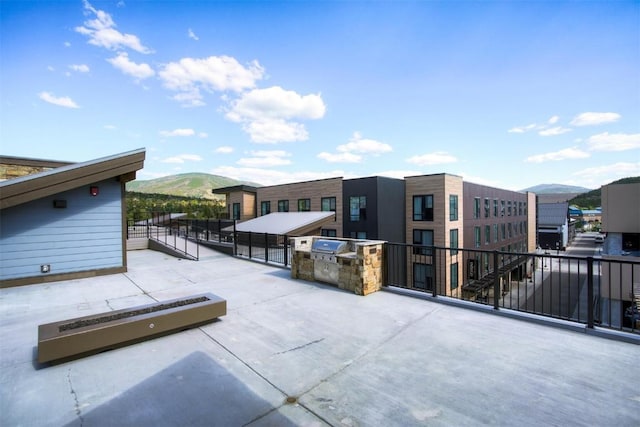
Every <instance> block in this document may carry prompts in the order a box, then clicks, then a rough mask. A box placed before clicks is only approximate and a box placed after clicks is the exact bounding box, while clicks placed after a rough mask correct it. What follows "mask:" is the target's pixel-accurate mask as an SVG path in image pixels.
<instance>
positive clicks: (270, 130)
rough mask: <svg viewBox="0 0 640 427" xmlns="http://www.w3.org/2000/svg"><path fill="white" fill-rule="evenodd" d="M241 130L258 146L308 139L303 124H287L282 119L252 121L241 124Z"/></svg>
mask: <svg viewBox="0 0 640 427" xmlns="http://www.w3.org/2000/svg"><path fill="white" fill-rule="evenodd" d="M242 129H243V130H244V131H245V132H246V133H248V134H249V135H250V136H251V141H253V142H257V143H260V144H277V143H278V142H295V141H306V140H307V139H309V133H308V132H307V129H306V128H305V127H304V125H303V124H301V123H296V122H287V121H285V120H283V119H264V120H254V121H250V122H248V123H245V124H243V125H242Z"/></svg>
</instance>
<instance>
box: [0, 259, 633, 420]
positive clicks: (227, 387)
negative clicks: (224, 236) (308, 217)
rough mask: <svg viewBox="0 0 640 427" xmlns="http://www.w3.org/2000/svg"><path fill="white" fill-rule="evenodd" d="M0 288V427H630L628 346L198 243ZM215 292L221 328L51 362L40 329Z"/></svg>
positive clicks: (216, 324)
mask: <svg viewBox="0 0 640 427" xmlns="http://www.w3.org/2000/svg"><path fill="white" fill-rule="evenodd" d="M200 251H201V253H200V261H197V262H196V261H189V260H179V259H176V258H173V257H171V256H168V255H165V254H163V253H160V252H154V251H149V250H140V251H133V252H129V253H128V254H127V256H128V264H129V271H128V272H127V273H125V274H117V275H112V276H101V277H95V278H89V279H81V280H70V281H64V282H58V283H53V284H43V285H32V286H24V287H16V288H7V289H0V301H2V303H1V304H0V316H1V319H2V322H1V323H0V342H2V347H1V348H2V351H1V352H0V367H1V372H2V374H1V376H0V378H1V379H0V382H1V384H2V386H1V387H0V425H38V426H80V425H85V426H86V425H137V426H140V425H154V426H175V425H192V426H197V425H207V426H208V425H225V426H239V425H249V426H264V425H278V426H287V425H336V426H339V425H385V426H394V425H397V426H407V425H425V424H427V425H479V424H494V425H513V424H517V425H531V426H533V425H621V426H622V425H639V424H640V392H639V391H638V388H637V385H638V384H639V383H640V367H639V366H638V363H639V361H638V351H639V349H640V347H638V345H635V344H630V343H625V342H620V341H616V340H609V339H603V338H600V337H596V336H592V335H587V334H584V333H577V332H574V331H570V330H566V329H561V328H554V327H549V326H544V325H540V324H537V323H532V322H525V321H521V320H517V319H513V318H508V317H503V316H492V315H488V314H486V313H483V312H479V311H476V310H468V309H465V308H461V307H457V306H452V305H447V304H439V303H436V302H433V301H425V300H423V299H420V298H414V297H410V296H405V295H399V294H397V293H394V292H388V291H381V292H376V293H373V294H371V295H368V296H366V297H362V296H357V295H354V294H353V293H350V292H345V291H342V290H340V289H338V288H336V287H333V286H330V285H323V284H319V283H312V282H306V281H301V280H292V279H291V278H290V271H289V270H287V269H283V268H279V267H276V266H273V265H270V264H259V263H252V262H247V261H245V260H242V259H238V258H233V257H229V256H227V255H223V254H220V253H217V252H213V251H209V250H208V249H206V248H200ZM204 292H212V293H214V294H216V295H219V296H221V297H222V298H225V299H226V300H227V315H226V316H224V317H222V318H221V319H220V320H219V321H216V322H214V323H211V324H207V325H204V326H201V327H199V328H196V329H191V330H187V331H183V332H178V333H175V334H172V335H167V336H164V337H161V338H157V339H153V340H150V341H145V342H142V343H138V344H135V345H131V346H128V347H123V348H119V349H116V350H111V351H108V352H104V353H100V354H96V355H93V356H89V357H86V358H82V359H77V360H74V361H70V362H66V363H63V364H57V365H50V366H46V365H38V363H37V361H36V352H35V347H36V345H37V331H38V325H39V324H43V323H50V322H54V321H57V320H63V319H69V318H75V317H80V316H86V315H90V314H95V313H102V312H105V311H109V310H120V309H124V308H128V307H133V306H139V305H144V304H149V303H153V302H156V301H165V300H171V299H174V298H181V297H185V296H189V295H195V294H200V293H204Z"/></svg>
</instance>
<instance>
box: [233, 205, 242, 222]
mask: <svg viewBox="0 0 640 427" xmlns="http://www.w3.org/2000/svg"><path fill="white" fill-rule="evenodd" d="M233 219H240V203H234V204H233Z"/></svg>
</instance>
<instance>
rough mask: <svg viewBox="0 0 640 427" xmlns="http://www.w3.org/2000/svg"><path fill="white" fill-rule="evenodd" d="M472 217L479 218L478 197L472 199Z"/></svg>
mask: <svg viewBox="0 0 640 427" xmlns="http://www.w3.org/2000/svg"><path fill="white" fill-rule="evenodd" d="M473 217H474V218H475V219H478V218H480V197H476V198H475V199H473Z"/></svg>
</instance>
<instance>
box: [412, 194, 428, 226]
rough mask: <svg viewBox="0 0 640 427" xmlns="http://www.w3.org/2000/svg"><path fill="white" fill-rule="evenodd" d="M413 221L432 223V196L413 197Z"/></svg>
mask: <svg viewBox="0 0 640 427" xmlns="http://www.w3.org/2000/svg"><path fill="white" fill-rule="evenodd" d="M413 220H414V221H433V195H431V194H429V195H426V196H413Z"/></svg>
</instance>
